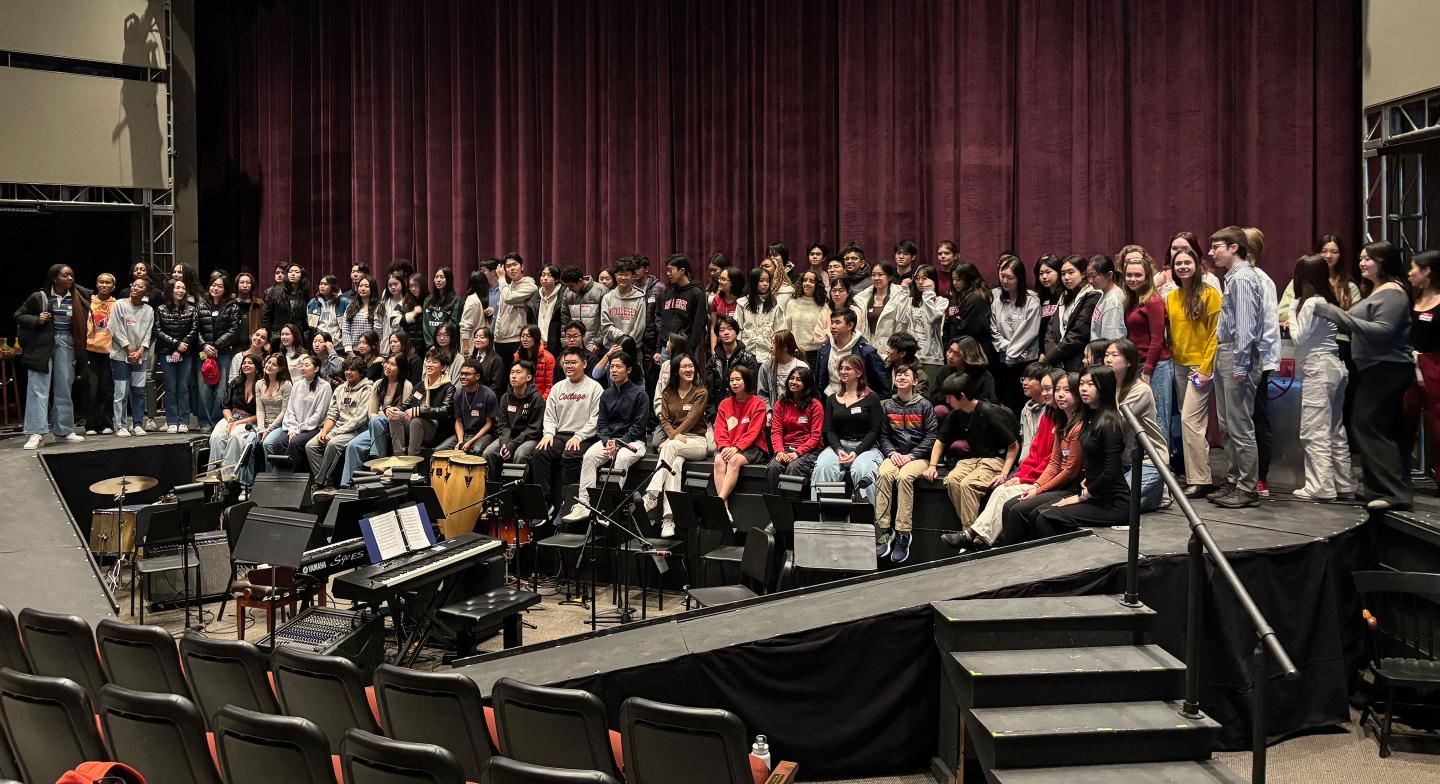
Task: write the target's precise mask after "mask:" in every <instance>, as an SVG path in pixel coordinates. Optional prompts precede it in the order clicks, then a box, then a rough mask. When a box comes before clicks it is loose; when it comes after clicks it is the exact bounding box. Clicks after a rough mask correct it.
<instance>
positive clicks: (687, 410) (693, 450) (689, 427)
mask: <svg viewBox="0 0 1440 784" xmlns="http://www.w3.org/2000/svg"><path fill="white" fill-rule="evenodd" d="M669 362H670V367H671V371H670V374H669V377H668V378H666V379H665V383H664V388H663V389H662V390H661V391H660V429H661V431H662V432H663V433H664V434H665V440H664V441H661V442H660V450H659V452H660V462H662V463H664V464H665V465H667V466H669V467H670V470H668V471H665V470H661V471H656V472H655V475H654V476H652V477H651V478H650V484H649V486H648V487H646V489H645V510H646V511H653V510H654V509H655V508H656V507H657V506H660V505H661V503H662V502H663V503H664V509H663V510H662V511H663V514H662V515H661V518H660V536H662V537H664V538H669V537H671V536H674V535H675V518H674V516H673V514H672V513H671V509H670V501H669V499H668V498H666V497H665V496H664V493H668V492H673V491H678V490H679V489H680V477H681V476H682V475H683V474H682V473H681V472H682V470H683V469H684V466H685V461H686V460H704V459H705V456H706V455H707V454H709V451H710V450H709V446H708V445H707V444H706V441H705V428H706V422H705V401H706V399H707V397H708V394H709V393H708V392H706V390H705V386H704V385H703V384H702V383H701V381H700V371H699V367H698V366H697V364H696V362H695V357H693V356H691V355H690V354H687V353H682V352H676V353H672V354H671V355H670V359H669Z"/></svg>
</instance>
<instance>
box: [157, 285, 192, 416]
mask: <svg viewBox="0 0 1440 784" xmlns="http://www.w3.org/2000/svg"><path fill="white" fill-rule="evenodd" d="M199 339H200V336H199V318H198V316H197V314H196V311H195V306H194V305H191V304H190V302H189V300H188V299H187V297H186V291H185V283H184V282H183V281H179V280H174V279H171V280H170V282H169V284H168V285H167V287H166V293H165V304H164V305H161V306H160V309H159V311H158V312H157V313H156V314H155V353H156V355H157V356H159V357H160V359H159V362H160V364H161V367H162V370H163V372H164V374H165V424H166V427H165V431H166V432H167V433H188V432H190V376H191V375H192V371H193V367H194V364H195V351H196V349H197V348H198V346H197V345H196V344H197V343H198V342H199Z"/></svg>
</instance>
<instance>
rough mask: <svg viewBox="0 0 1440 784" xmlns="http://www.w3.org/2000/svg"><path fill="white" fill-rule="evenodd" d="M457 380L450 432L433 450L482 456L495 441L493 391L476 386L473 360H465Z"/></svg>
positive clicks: (477, 379) (477, 372) (476, 365)
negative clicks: (458, 451) (457, 450)
mask: <svg viewBox="0 0 1440 784" xmlns="http://www.w3.org/2000/svg"><path fill="white" fill-rule="evenodd" d="M527 361H528V360H527ZM512 367H513V365H512ZM457 378H458V379H459V382H458V383H457V384H456V387H455V424H454V430H453V431H452V433H451V434H450V436H449V437H448V438H446V439H445V440H443V441H441V442H440V443H439V445H438V446H437V447H436V448H437V449H459V450H461V451H464V452H467V453H469V454H472V455H482V454H484V453H485V449H486V447H489V446H490V442H491V441H493V440H494V438H495V435H494V433H495V416H496V413H497V411H498V409H499V408H500V400H499V399H498V398H496V397H495V390H493V389H491V388H490V387H487V386H485V385H484V384H482V383H480V364H479V363H478V362H476V361H475V360H473V359H467V360H465V361H464V363H463V364H461V365H460V372H459V373H458V374H457ZM497 476H498V474H497Z"/></svg>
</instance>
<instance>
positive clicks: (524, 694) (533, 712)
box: [490, 678, 620, 776]
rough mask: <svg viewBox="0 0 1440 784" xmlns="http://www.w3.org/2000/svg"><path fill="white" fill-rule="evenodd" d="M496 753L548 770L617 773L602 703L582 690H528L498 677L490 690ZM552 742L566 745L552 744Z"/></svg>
mask: <svg viewBox="0 0 1440 784" xmlns="http://www.w3.org/2000/svg"><path fill="white" fill-rule="evenodd" d="M490 699H491V701H492V702H493V703H494V705H495V729H496V734H497V735H499V737H500V753H501V754H503V755H505V756H506V757H508V758H510V759H514V760H519V761H521V762H529V763H533V764H535V765H544V766H546V767H551V768H574V769H579V770H599V771H604V772H606V773H610V774H613V775H616V776H618V775H620V772H619V771H618V770H616V768H615V756H614V754H612V753H611V751H610V732H609V730H608V729H607V728H606V719H605V704H604V703H602V702H601V701H600V698H599V697H596V696H595V695H594V694H591V693H590V692H588V691H582V690H580V689H556V688H550V687H546V686H532V685H530V684H528V683H521V682H520V681H517V680H513V679H511V678H501V679H500V680H498V681H496V682H495V686H494V687H493V688H492V689H491V691H490ZM555 738H565V739H566V742H564V743H556V742H554V739H555Z"/></svg>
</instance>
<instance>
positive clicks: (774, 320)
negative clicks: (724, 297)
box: [735, 265, 788, 365]
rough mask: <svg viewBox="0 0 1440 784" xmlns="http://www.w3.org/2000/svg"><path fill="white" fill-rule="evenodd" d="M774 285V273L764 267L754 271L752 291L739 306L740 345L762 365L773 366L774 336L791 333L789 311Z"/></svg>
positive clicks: (737, 306) (736, 311)
mask: <svg viewBox="0 0 1440 784" xmlns="http://www.w3.org/2000/svg"><path fill="white" fill-rule="evenodd" d="M773 266H774V265H772V267H773ZM774 283H775V276H774V275H772V274H771V273H770V270H768V269H766V268H764V267H756V268H755V269H752V270H750V285H749V291H748V292H747V293H746V294H745V296H743V297H741V298H740V299H739V300H737V301H736V303H735V304H736V307H735V320H736V321H737V322H739V324H740V342H741V343H742V344H744V345H745V346H746V347H747V348H749V349H750V352H751V353H753V354H754V355H755V359H756V360H757V361H758V362H759V363H760V364H761V365H765V364H769V362H770V355H771V352H770V339H771V336H773V335H774V334H775V333H776V332H777V331H779V330H782V329H788V325H787V323H786V321H785V310H784V308H783V307H781V304H780V301H779V300H778V299H776V296H775V292H774V291H773V286H774Z"/></svg>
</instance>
